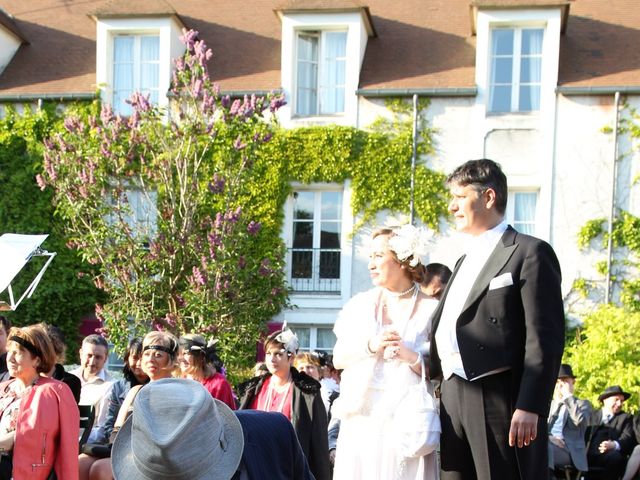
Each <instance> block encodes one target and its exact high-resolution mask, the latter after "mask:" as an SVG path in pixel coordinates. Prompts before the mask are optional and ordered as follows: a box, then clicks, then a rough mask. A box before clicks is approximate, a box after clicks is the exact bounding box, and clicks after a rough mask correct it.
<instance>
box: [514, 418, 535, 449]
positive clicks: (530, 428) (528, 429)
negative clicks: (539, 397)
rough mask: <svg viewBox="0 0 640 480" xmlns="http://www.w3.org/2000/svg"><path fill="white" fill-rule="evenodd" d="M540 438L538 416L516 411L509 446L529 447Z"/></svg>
mask: <svg viewBox="0 0 640 480" xmlns="http://www.w3.org/2000/svg"><path fill="white" fill-rule="evenodd" d="M537 436H538V414H537V413H533V412H527V411H525V410H520V409H516V411H515V412H513V416H512V417H511V428H510V429H509V446H510V447H513V446H517V447H518V448H522V447H523V446H524V447H527V446H528V445H529V443H531V442H533V441H534V440H535V439H536V437H537Z"/></svg>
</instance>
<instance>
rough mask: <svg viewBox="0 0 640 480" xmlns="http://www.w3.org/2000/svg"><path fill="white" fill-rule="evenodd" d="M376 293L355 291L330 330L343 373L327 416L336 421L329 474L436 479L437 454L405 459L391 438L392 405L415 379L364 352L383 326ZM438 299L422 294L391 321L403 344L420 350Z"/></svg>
mask: <svg viewBox="0 0 640 480" xmlns="http://www.w3.org/2000/svg"><path fill="white" fill-rule="evenodd" d="M381 297H382V289H381V288H374V289H372V290H369V291H367V292H364V293H361V294H358V295H356V296H355V297H353V298H352V299H351V300H350V301H349V302H348V303H347V304H346V305H345V307H344V308H343V310H342V312H341V313H340V316H339V318H338V321H337V322H336V325H335V328H334V331H335V333H336V337H337V341H336V345H335V348H334V351H333V355H334V357H333V359H334V364H335V366H336V368H344V371H343V372H342V380H341V382H340V397H338V399H336V401H335V402H334V404H333V408H332V415H334V416H336V417H337V418H339V419H340V433H339V436H338V443H337V448H336V462H335V468H334V476H333V478H334V480H358V479H361V480H437V479H438V473H439V471H438V465H437V458H436V452H433V453H431V454H429V455H426V456H423V457H417V458H404V457H403V456H402V455H401V454H400V452H399V451H398V449H397V445H398V442H397V441H396V439H395V438H394V435H395V433H394V429H393V414H394V411H395V407H397V405H398V404H399V402H400V400H401V399H402V398H403V397H404V395H405V394H406V393H407V389H408V387H409V386H411V385H415V384H418V383H419V382H420V377H419V376H418V375H416V374H415V373H414V372H413V371H412V370H411V369H410V367H409V365H408V364H407V363H406V362H401V361H399V360H392V361H385V360H384V359H383V358H382V357H381V356H371V355H369V354H368V353H367V342H368V340H369V339H370V338H371V337H372V336H374V335H376V334H377V333H378V332H379V330H380V329H381V328H382V326H381V321H380V319H381V316H380V311H379V309H380V308H381V307H380V300H381ZM437 303H438V302H437V301H436V300H431V299H426V298H424V297H422V298H421V299H420V300H419V301H417V302H416V305H415V308H414V310H413V313H412V314H411V316H410V317H408V318H407V319H406V320H405V321H403V322H401V324H393V327H394V329H396V330H397V331H398V332H399V333H400V335H401V336H402V339H403V342H404V344H405V345H406V346H407V347H408V348H410V349H412V350H415V351H418V350H422V349H423V347H424V345H425V342H427V341H428V338H429V331H428V328H429V318H430V317H431V314H432V313H433V310H434V309H435V307H436V305H437Z"/></svg>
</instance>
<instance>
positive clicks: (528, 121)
mask: <svg viewBox="0 0 640 480" xmlns="http://www.w3.org/2000/svg"><path fill="white" fill-rule="evenodd" d="M475 24H476V64H475V65H476V69H475V72H476V73H475V81H476V85H477V86H478V95H477V96H476V102H475V103H476V106H477V108H478V113H480V112H482V114H483V116H484V117H485V120H486V121H485V125H484V126H485V131H489V130H491V129H494V128H497V129H500V128H505V126H507V125H508V126H511V127H513V122H515V121H517V122H518V127H522V128H526V127H538V126H539V125H547V124H548V125H552V124H553V123H554V115H555V105H556V100H557V99H556V93H555V89H556V87H557V85H558V66H559V57H560V34H561V29H562V9H561V8H560V7H558V8H540V9H527V8H523V9H520V8H513V9H504V10H500V9H480V10H478V12H477V14H476V22H475ZM497 28H543V29H544V36H543V41H542V65H541V82H540V109H539V110H537V111H530V112H504V113H503V112H499V113H493V112H490V111H489V88H490V80H491V71H490V67H491V32H492V30H493V29H497Z"/></svg>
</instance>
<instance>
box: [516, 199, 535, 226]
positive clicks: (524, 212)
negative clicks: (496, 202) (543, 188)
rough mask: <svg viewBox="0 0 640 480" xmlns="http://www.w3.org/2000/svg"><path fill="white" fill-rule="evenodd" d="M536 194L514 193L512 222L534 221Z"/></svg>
mask: <svg viewBox="0 0 640 480" xmlns="http://www.w3.org/2000/svg"><path fill="white" fill-rule="evenodd" d="M537 200H538V194H537V193H535V192H516V194H515V195H514V209H513V215H514V221H516V222H533V221H534V220H535V219H536V202H537Z"/></svg>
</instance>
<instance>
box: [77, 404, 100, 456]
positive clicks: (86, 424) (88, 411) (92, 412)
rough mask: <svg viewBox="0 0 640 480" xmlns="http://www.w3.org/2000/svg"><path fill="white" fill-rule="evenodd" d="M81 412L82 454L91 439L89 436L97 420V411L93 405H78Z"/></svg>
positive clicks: (80, 439)
mask: <svg viewBox="0 0 640 480" xmlns="http://www.w3.org/2000/svg"><path fill="white" fill-rule="evenodd" d="M78 409H79V410H80V438H79V442H80V445H79V448H80V452H81V453H82V447H83V446H84V444H85V443H87V440H88V439H89V434H90V433H91V429H92V428H93V422H94V420H95V418H96V409H95V407H94V406H93V405H78Z"/></svg>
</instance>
